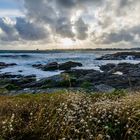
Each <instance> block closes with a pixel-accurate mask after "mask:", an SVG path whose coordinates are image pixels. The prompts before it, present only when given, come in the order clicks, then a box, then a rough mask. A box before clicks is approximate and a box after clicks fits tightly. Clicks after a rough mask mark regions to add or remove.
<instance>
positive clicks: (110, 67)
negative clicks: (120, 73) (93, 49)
mask: <svg viewBox="0 0 140 140" xmlns="http://www.w3.org/2000/svg"><path fill="white" fill-rule="evenodd" d="M115 67H116V65H115V64H112V63H109V64H106V65H102V66H100V69H101V70H102V71H104V72H108V71H110V70H112V69H113V68H115Z"/></svg>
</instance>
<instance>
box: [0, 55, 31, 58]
mask: <svg viewBox="0 0 140 140" xmlns="http://www.w3.org/2000/svg"><path fill="white" fill-rule="evenodd" d="M0 57H6V58H29V57H31V56H30V55H25V54H23V55H0Z"/></svg>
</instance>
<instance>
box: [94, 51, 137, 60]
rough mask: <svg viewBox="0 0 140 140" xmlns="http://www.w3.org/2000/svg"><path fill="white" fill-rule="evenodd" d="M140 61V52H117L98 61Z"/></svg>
mask: <svg viewBox="0 0 140 140" xmlns="http://www.w3.org/2000/svg"><path fill="white" fill-rule="evenodd" d="M137 59H140V52H117V53H115V54H106V55H104V56H102V57H100V58H97V59H96V60H137Z"/></svg>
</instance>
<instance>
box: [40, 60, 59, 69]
mask: <svg viewBox="0 0 140 140" xmlns="http://www.w3.org/2000/svg"><path fill="white" fill-rule="evenodd" d="M58 69H59V64H58V63H57V62H52V63H49V64H48V65H45V66H43V67H42V70H44V71H53V70H58Z"/></svg>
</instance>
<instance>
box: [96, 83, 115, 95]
mask: <svg viewBox="0 0 140 140" xmlns="http://www.w3.org/2000/svg"><path fill="white" fill-rule="evenodd" d="M94 88H95V91H97V92H102V93H112V92H114V91H115V88H113V87H111V86H108V85H105V84H100V85H96V86H94Z"/></svg>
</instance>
